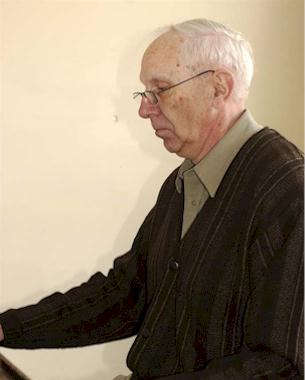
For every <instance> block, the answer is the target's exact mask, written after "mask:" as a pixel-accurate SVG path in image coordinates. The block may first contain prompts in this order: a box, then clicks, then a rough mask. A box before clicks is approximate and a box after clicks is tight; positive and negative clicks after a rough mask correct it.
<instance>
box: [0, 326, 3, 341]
mask: <svg viewBox="0 0 305 380" xmlns="http://www.w3.org/2000/svg"><path fill="white" fill-rule="evenodd" d="M3 339H4V333H3V330H2V326H1V325H0V342H1V341H2V340H3Z"/></svg>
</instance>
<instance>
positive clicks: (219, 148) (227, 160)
mask: <svg viewBox="0 0 305 380" xmlns="http://www.w3.org/2000/svg"><path fill="white" fill-rule="evenodd" d="M261 129H262V126H260V125H258V124H257V123H256V121H255V120H254V118H253V117H252V115H251V113H250V112H249V111H248V110H245V111H244V112H243V114H242V115H241V117H240V118H239V119H238V120H237V122H236V123H235V124H234V126H233V127H232V128H230V129H229V131H228V132H227V133H226V134H225V135H224V137H223V138H222V139H221V140H220V141H218V143H217V144H216V145H215V146H214V147H213V148H212V149H211V150H210V151H209V153H208V154H207V155H206V156H205V157H204V158H203V159H202V160H201V161H200V162H199V163H198V164H197V165H194V164H193V162H192V161H191V160H188V159H186V160H185V161H184V162H183V163H182V165H181V166H180V169H179V172H178V175H177V178H176V187H177V191H178V192H179V193H181V191H182V189H183V190H184V211H183V225H182V233H181V238H183V236H184V235H185V234H186V232H187V231H188V229H189V227H190V225H191V224H192V223H193V221H194V219H195V218H196V215H197V214H198V212H199V211H200V210H201V208H202V206H203V205H204V203H205V202H206V200H207V199H208V198H209V197H212V198H213V197H214V196H215V194H216V191H217V189H218V187H219V185H220V183H221V181H222V179H223V177H224V175H225V173H226V171H227V169H228V168H229V166H230V164H231V162H232V161H233V159H234V157H235V156H236V154H237V153H238V151H239V150H240V148H241V147H242V146H243V145H244V144H245V142H246V141H247V140H248V139H249V138H250V137H251V136H253V135H254V134H255V133H257V132H258V131H260V130H261ZM182 182H183V184H182ZM182 185H184V186H182Z"/></svg>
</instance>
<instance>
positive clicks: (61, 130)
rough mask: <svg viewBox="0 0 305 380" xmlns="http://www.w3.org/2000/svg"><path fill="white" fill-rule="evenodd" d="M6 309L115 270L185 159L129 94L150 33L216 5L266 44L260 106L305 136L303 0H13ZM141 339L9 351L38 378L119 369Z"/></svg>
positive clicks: (266, 119)
mask: <svg viewBox="0 0 305 380" xmlns="http://www.w3.org/2000/svg"><path fill="white" fill-rule="evenodd" d="M0 4H1V8H0V10H1V19H0V25H1V47H0V54H1V57H0V62H1V67H0V68H1V71H0V74H1V77H0V80H1V94H0V95H1V119H0V122H1V168H0V170H1V188H0V189H1V199H0V200H1V232H0V233H1V256H0V275H1V279H0V297H1V303H0V309H1V310H4V309H6V308H8V307H13V306H16V305H23V304H26V303H31V302H35V301H36V300H38V299H39V298H41V297H42V296H44V295H47V294H49V293H50V292H53V291H55V290H61V291H65V290H67V289H68V288H70V287H71V286H74V285H77V284H79V283H80V282H83V281H86V280H87V278H88V277H89V276H90V275H91V274H93V273H94V272H95V271H97V270H101V271H103V272H104V273H107V271H108V269H109V267H110V266H111V264H112V260H113V258H114V257H115V256H116V255H118V254H121V253H123V252H125V251H126V250H127V249H128V248H129V247H130V245H131V242H132V239H133V237H134V234H135V233H136V231H137V229H138V227H139V225H140V223H141V221H142V220H143V218H144V216H145V215H146V213H147V212H148V210H149V209H150V208H151V206H152V205H153V203H154V200H155V198H156V195H157V192H158V189H159V187H160V184H161V183H162V181H163V180H164V178H165V177H166V176H167V174H168V173H169V172H170V171H171V170H172V169H173V168H174V167H175V166H176V165H177V164H178V163H179V162H180V159H178V158H177V157H175V156H171V155H170V154H168V153H167V152H165V151H164V149H163V147H162V143H161V142H160V140H157V139H155V137H154V135H153V133H152V131H151V128H150V126H149V123H148V122H145V121H143V120H139V119H138V116H137V105H136V104H135V103H134V101H133V100H132V97H131V93H132V92H133V91H134V90H137V89H139V88H143V87H142V86H141V85H140V83H139V80H138V72H139V63H140V57H141V53H142V51H143V48H144V45H145V43H146V42H147V36H148V34H149V31H151V30H152V29H154V28H155V27H159V26H163V25H164V24H168V23H175V22H178V21H182V20H185V19H188V18H197V17H208V18H212V19H215V20H218V21H221V22H224V23H227V24H228V25H231V26H232V27H233V28H235V29H238V30H240V31H242V32H243V33H244V34H245V35H246V36H247V37H248V38H249V39H250V41H251V42H252V45H253V48H254V52H255V61H256V69H255V77H254V81H253V88H252V92H251V96H250V99H249V107H250V109H251V111H252V113H253V114H254V115H255V116H256V118H257V120H258V121H259V122H260V123H261V124H264V125H269V126H271V127H272V128H275V129H277V130H279V131H280V132H282V133H283V134H284V135H285V136H287V137H288V138H289V139H291V140H292V141H294V142H295V143H296V144H297V145H299V146H302V143H303V83H304V81H303V2H302V1H301V0H273V1H270V0H223V1H220V0H213V1H212V0H211V1H205V0H201V1H191V0H189V1H178V0H172V1H170V0H168V1H166V0H164V1H146V0H142V1H140V0H134V1H129V0H125V1H72V0H70V1H42V0H41V1H38V0H37V1H20V2H17V1H13V0H10V1H3V0H2V1H1V3H0ZM131 342H132V339H129V340H126V341H122V342H115V343H111V344H107V345H103V346H96V347H89V348H83V349H72V350H39V351H34V352H33V351H31V352H29V351H24V350H14V351H13V350H7V349H2V350H1V352H3V353H4V354H5V355H7V357H8V358H9V359H11V360H12V361H13V362H15V363H16V364H17V365H18V366H19V367H20V368H21V369H23V370H24V371H25V372H26V373H27V374H28V375H29V376H30V377H31V378H32V379H33V380H95V379H100V380H108V379H111V378H112V377H113V376H114V375H115V374H117V373H119V372H126V371H127V368H126V367H125V357H126V353H127V351H128V348H129V346H130V344H131Z"/></svg>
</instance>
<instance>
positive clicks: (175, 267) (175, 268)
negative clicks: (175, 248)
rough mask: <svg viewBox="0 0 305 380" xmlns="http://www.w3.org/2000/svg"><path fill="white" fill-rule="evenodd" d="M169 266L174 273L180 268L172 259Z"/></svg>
mask: <svg viewBox="0 0 305 380" xmlns="http://www.w3.org/2000/svg"><path fill="white" fill-rule="evenodd" d="M168 265H169V268H170V269H171V270H173V271H177V270H178V268H179V264H178V263H177V261H175V260H174V259H171V260H170V261H169V263H168Z"/></svg>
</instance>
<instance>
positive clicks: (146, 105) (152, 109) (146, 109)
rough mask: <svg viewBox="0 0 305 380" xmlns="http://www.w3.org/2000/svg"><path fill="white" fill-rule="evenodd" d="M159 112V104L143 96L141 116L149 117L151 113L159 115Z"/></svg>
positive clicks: (140, 109)
mask: <svg viewBox="0 0 305 380" xmlns="http://www.w3.org/2000/svg"><path fill="white" fill-rule="evenodd" d="M159 113H160V107H159V105H158V104H152V103H150V102H149V101H148V99H147V98H145V97H144V96H143V97H142V99H141V104H140V108H139V116H140V117H142V118H143V119H148V118H149V117H150V116H151V115H158V114H159Z"/></svg>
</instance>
